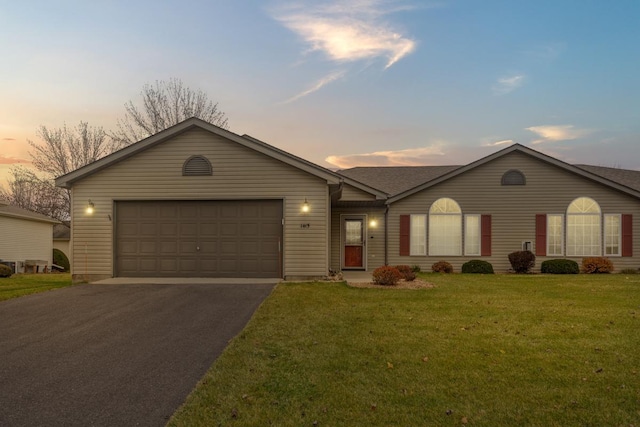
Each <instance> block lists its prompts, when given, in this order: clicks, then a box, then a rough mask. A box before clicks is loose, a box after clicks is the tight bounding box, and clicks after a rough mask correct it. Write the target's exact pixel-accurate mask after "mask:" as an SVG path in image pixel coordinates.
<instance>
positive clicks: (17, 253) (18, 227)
mask: <svg viewBox="0 0 640 427" xmlns="http://www.w3.org/2000/svg"><path fill="white" fill-rule="evenodd" d="M0 236H2V238H1V239H0V259H2V260H3V261H14V262H21V261H26V260H39V261H47V264H48V265H51V262H52V257H53V224H51V223H46V222H41V221H29V220H24V219H19V218H11V217H5V216H0Z"/></svg>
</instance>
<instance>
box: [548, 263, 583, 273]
mask: <svg viewBox="0 0 640 427" xmlns="http://www.w3.org/2000/svg"><path fill="white" fill-rule="evenodd" d="M540 271H541V272H542V273H545V274H578V273H580V267H579V266H578V263H577V262H575V261H574V260H571V259H548V260H546V261H542V264H541V265H540Z"/></svg>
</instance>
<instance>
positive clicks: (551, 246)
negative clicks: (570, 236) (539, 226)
mask: <svg viewBox="0 0 640 427" xmlns="http://www.w3.org/2000/svg"><path fill="white" fill-rule="evenodd" d="M563 219H564V216H563V215H547V255H550V256H553V255H562V246H563V242H562V236H563V235H564V230H563Z"/></svg>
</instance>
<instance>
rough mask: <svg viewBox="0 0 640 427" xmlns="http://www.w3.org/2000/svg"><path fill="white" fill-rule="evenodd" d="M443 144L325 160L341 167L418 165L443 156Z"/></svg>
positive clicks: (330, 157) (331, 157)
mask: <svg viewBox="0 0 640 427" xmlns="http://www.w3.org/2000/svg"><path fill="white" fill-rule="evenodd" d="M443 146H444V143H442V142H438V143H435V144H433V145H431V146H429V147H421V148H407V149H404V150H395V151H376V152H373V153H365V154H349V155H345V156H329V157H327V158H326V159H325V161H327V162H328V163H331V164H332V165H335V166H337V167H339V168H341V169H346V168H352V167H355V166H420V165H425V164H429V163H431V162H432V160H433V157H436V156H438V157H439V156H443V155H444V154H445V153H444V151H443V149H442V148H443Z"/></svg>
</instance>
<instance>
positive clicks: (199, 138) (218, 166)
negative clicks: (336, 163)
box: [72, 129, 329, 278]
mask: <svg viewBox="0 0 640 427" xmlns="http://www.w3.org/2000/svg"><path fill="white" fill-rule="evenodd" d="M192 155H202V156H205V157H206V158H207V159H209V161H210V162H211V164H212V166H213V175H212V176H182V166H183V163H184V161H185V160H187V159H188V158H189V157H191V156H192ZM72 192H73V227H72V241H73V243H72V246H73V260H74V261H73V273H74V275H81V276H84V275H87V276H89V277H90V278H97V277H111V276H112V275H113V223H114V222H113V215H114V212H113V202H114V201H115V200H242V199H254V200H259V199H278V200H283V210H284V216H285V224H284V233H283V234H284V245H283V249H284V253H283V263H284V268H283V271H284V275H285V277H318V276H325V275H326V274H327V269H328V264H329V260H328V238H329V230H328V229H327V226H326V219H327V216H328V210H327V209H328V203H329V201H328V187H327V183H326V181H324V180H322V179H320V178H318V177H315V176H312V175H310V174H308V173H306V172H303V171H301V170H299V169H297V168H295V167H293V166H290V165H287V164H285V163H282V162H280V161H278V160H275V159H272V158H270V157H267V156H265V155H263V154H260V153H258V152H256V151H254V150H251V149H248V148H246V147H243V146H241V145H239V144H237V143H234V142H232V141H229V140H227V139H225V138H223V137H220V136H217V135H214V134H212V133H209V132H207V131H204V130H200V129H197V130H190V131H188V132H185V133H183V134H181V135H178V136H176V137H174V138H172V139H171V140H168V141H165V142H163V143H161V144H158V145H156V146H154V147H151V148H149V149H147V150H145V151H142V152H140V153H138V154H136V155H135V156H133V157H131V158H129V159H125V160H123V161H121V162H119V163H116V164H114V165H112V166H111V167H109V168H107V169H104V170H102V171H100V172H97V173H95V174H93V175H91V176H89V177H87V178H85V179H83V180H80V181H79V182H77V183H75V184H74V186H73V189H72ZM305 198H306V199H307V201H308V203H309V206H310V212H309V213H307V214H303V213H302V212H301V206H302V204H303V202H304V200H305ZM88 200H91V201H92V202H93V203H94V204H95V213H94V214H93V215H92V216H87V215H86V214H85V212H84V209H85V207H86V205H87V203H88ZM307 225H308V226H307ZM85 258H86V259H85Z"/></svg>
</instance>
